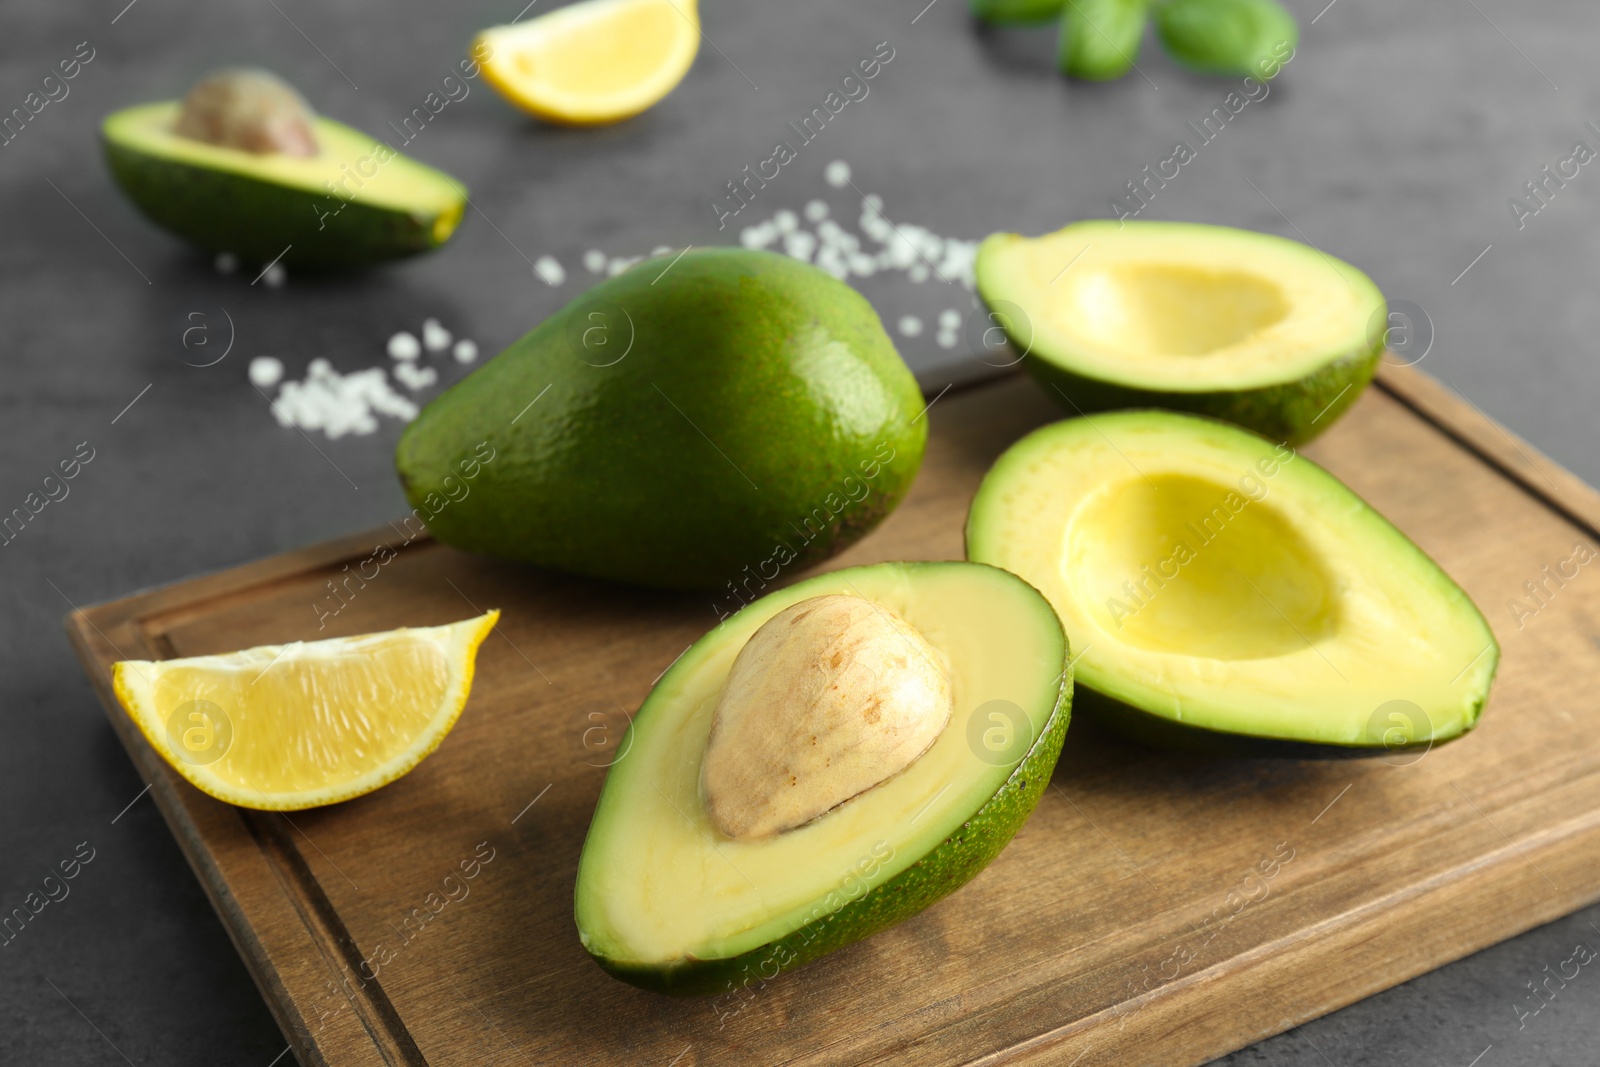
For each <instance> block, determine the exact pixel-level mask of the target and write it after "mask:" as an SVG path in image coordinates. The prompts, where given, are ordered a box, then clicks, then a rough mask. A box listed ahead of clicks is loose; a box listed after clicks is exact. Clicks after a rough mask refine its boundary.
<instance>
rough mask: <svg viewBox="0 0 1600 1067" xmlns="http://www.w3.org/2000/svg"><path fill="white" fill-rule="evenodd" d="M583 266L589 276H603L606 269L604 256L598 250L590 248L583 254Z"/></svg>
mask: <svg viewBox="0 0 1600 1067" xmlns="http://www.w3.org/2000/svg"><path fill="white" fill-rule="evenodd" d="M583 266H584V269H585V270H587V271H588V272H589V273H590V274H604V273H605V269H606V254H605V253H604V252H602V251H600V250H599V249H598V248H591V249H589V251H587V252H585V253H584V254H583Z"/></svg>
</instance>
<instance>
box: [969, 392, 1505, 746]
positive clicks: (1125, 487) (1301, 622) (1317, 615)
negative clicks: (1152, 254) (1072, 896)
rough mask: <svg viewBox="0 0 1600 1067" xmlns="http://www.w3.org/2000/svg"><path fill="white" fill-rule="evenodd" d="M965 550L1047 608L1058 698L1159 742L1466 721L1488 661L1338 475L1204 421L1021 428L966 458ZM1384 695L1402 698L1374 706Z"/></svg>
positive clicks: (1241, 741)
mask: <svg viewBox="0 0 1600 1067" xmlns="http://www.w3.org/2000/svg"><path fill="white" fill-rule="evenodd" d="M967 555H968V558H970V559H974V560H978V561H981V562H984V563H991V564H994V565H995V566H999V567H1005V568H1006V569H1008V570H1011V571H1013V572H1015V573H1016V574H1018V575H1020V576H1021V577H1022V578H1023V579H1025V580H1026V581H1028V582H1031V583H1032V584H1034V585H1035V586H1037V587H1038V588H1039V590H1040V591H1041V592H1042V593H1044V595H1045V596H1046V597H1047V598H1048V599H1049V600H1050V602H1051V604H1053V605H1054V606H1055V609H1056V612H1057V613H1058V614H1059V615H1060V617H1061V621H1062V625H1063V626H1064V627H1065V628H1066V631H1067V635H1068V637H1069V638H1070V639H1071V641H1072V645H1073V647H1074V648H1075V649H1077V650H1078V656H1079V658H1078V659H1077V660H1076V661H1075V673H1076V676H1077V678H1078V679H1079V680H1080V681H1081V683H1082V685H1083V691H1084V694H1085V699H1084V700H1082V701H1081V702H1080V706H1082V707H1084V708H1087V709H1088V710H1089V711H1090V713H1091V714H1094V713H1098V714H1099V717H1100V718H1102V719H1103V720H1104V721H1106V722H1107V723H1108V724H1109V725H1111V726H1113V727H1114V728H1118V729H1120V730H1122V731H1123V732H1124V733H1128V734H1131V735H1133V736H1134V737H1136V738H1138V739H1140V740H1145V741H1152V742H1155V743H1160V744H1180V745H1183V746H1184V747H1200V748H1211V749H1222V750H1234V751H1250V752H1255V753H1259V754H1274V753H1278V754H1284V755H1307V754H1323V755H1335V754H1338V753H1337V752H1334V751H1332V750H1331V749H1330V746H1331V747H1333V748H1347V749H1352V750H1368V751H1376V752H1382V751H1391V750H1394V749H1396V748H1403V747H1415V746H1422V745H1429V744H1435V743H1438V742H1441V741H1446V740H1449V739H1450V738H1453V737H1457V736H1459V735H1461V734H1463V733H1465V732H1466V731H1468V730H1470V729H1472V727H1473V726H1474V725H1475V724H1476V723H1477V720H1478V716H1479V714H1480V713H1481V712H1482V710H1483V705H1484V702H1485V700H1486V699H1487V697H1488V692H1489V686H1490V682H1491V681H1492V679H1493V677H1494V672H1495V667H1496V664H1497V663H1498V660H1499V646H1498V645H1497V644H1496V643H1495V640H1494V636H1493V634H1492V633H1491V632H1490V630H1489V625H1488V623H1487V622H1486V621H1485V620H1484V618H1483V616H1482V615H1481V614H1480V613H1479V611H1478V609H1477V608H1476V607H1475V606H1474V605H1473V603H1472V601H1471V600H1470V599H1469V598H1468V597H1467V595H1466V593H1464V592H1463V591H1462V590H1461V588H1460V587H1459V586H1457V585H1456V584H1455V583H1454V582H1453V581H1451V579H1450V578H1449V576H1448V575H1446V574H1445V573H1444V571H1442V570H1441V569H1440V568H1439V566H1438V565H1437V564H1436V563H1434V562H1433V561H1432V560H1431V559H1429V558H1428V556H1427V555H1425V554H1424V553H1423V552H1422V550H1421V549H1419V548H1418V547H1417V546H1416V545H1414V544H1412V543H1411V542H1410V541H1409V540H1407V539H1406V537H1405V535H1403V534H1402V533H1400V531H1398V530H1397V529H1395V528H1394V527H1393V526H1392V525H1390V524H1389V522H1388V521H1387V520H1385V519H1384V518H1383V517H1382V516H1380V515H1379V514H1378V513H1377V512H1375V511H1374V510H1373V509H1372V508H1371V507H1369V506H1368V505H1367V504H1366V503H1365V502H1364V501H1362V500H1361V499H1360V498H1359V497H1358V496H1356V495H1355V493H1353V492H1351V491H1350V489H1348V488H1347V487H1346V486H1345V485H1343V484H1342V483H1341V482H1339V481H1338V480H1337V479H1336V478H1334V477H1333V476H1332V475H1331V474H1329V473H1328V472H1327V471H1325V470H1323V469H1322V468H1320V467H1318V466H1317V465H1316V464H1314V463H1313V462H1311V461H1310V460H1309V459H1306V458H1305V457H1304V456H1299V455H1296V454H1295V452H1294V450H1293V449H1291V448H1288V447H1287V446H1282V445H1273V444H1271V443H1270V442H1267V441H1264V440H1262V439H1261V438H1259V437H1257V436H1255V435H1253V434H1250V433H1246V432H1244V431H1242V430H1239V429H1236V428H1234V427H1232V426H1229V425H1227V424H1225V423H1221V422H1218V421H1214V420H1211V419H1203V418H1198V417H1195V416H1190V415H1180V414H1175V413H1170V412H1159V411H1131V412H1117V413H1111V414H1105V415H1094V416H1088V417H1086V418H1080V419H1069V420H1067V421H1065V422H1059V423H1055V424H1052V425H1050V426H1046V427H1043V428H1041V429H1039V430H1036V431H1035V432H1033V433H1032V434H1029V435H1028V436H1027V437H1025V438H1023V439H1022V440H1021V441H1019V442H1017V443H1016V444H1015V445H1013V446H1012V447H1011V448H1010V449H1009V450H1008V451H1007V452H1006V453H1005V454H1004V455H1003V456H1001V458H1000V460H999V461H998V462H997V463H996V464H995V466H994V467H993V469H992V470H991V471H990V472H989V474H988V475H987V476H986V477H985V479H984V481H983V484H982V486H981V487H980V488H979V490H978V494H977V496H976V497H975V498H974V500H973V503H972V509H971V512H970V514H969V516H968V520H967ZM1145 568H1149V570H1146V569H1145ZM1124 583H1128V584H1127V585H1125V584H1124ZM1091 691H1092V692H1091ZM1391 701H1407V702H1410V703H1409V704H1407V705H1404V706H1405V707H1410V706H1412V705H1415V707H1416V708H1418V709H1420V714H1417V715H1413V716H1412V717H1411V718H1410V719H1407V718H1406V716H1405V715H1401V716H1399V717H1398V718H1396V717H1394V716H1392V715H1391V714H1390V713H1389V709H1385V705H1388V704H1389V703H1390V702H1391ZM1380 709H1383V710H1380ZM1258 742H1265V743H1258Z"/></svg>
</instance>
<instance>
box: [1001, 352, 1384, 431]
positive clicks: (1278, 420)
mask: <svg viewBox="0 0 1600 1067" xmlns="http://www.w3.org/2000/svg"><path fill="white" fill-rule="evenodd" d="M1383 351H1384V347H1383V342H1382V340H1379V341H1378V343H1377V344H1375V345H1374V346H1373V347H1371V348H1370V349H1366V350H1362V351H1356V352H1351V353H1348V354H1346V355H1343V356H1338V357H1336V358H1334V359H1332V360H1330V361H1328V362H1326V363H1324V364H1322V365H1321V366H1319V367H1318V368H1317V369H1316V370H1315V371H1313V372H1312V373H1310V374H1308V375H1306V376H1305V377H1304V378H1300V379H1298V380H1296V381H1292V382H1281V383H1278V384H1275V385H1269V386H1264V387H1262V388H1259V389H1243V390H1233V391H1217V392H1203V393H1188V392H1175V391H1171V390H1158V389H1139V388H1135V387H1133V386H1127V385H1120V384H1118V383H1115V382H1108V381H1104V380H1102V379H1098V378H1090V377H1087V376H1085V375H1082V374H1077V373H1074V372H1073V371H1070V370H1067V369H1066V368H1065V367H1062V366H1059V365H1058V364H1056V363H1053V362H1051V361H1050V360H1048V359H1046V358H1044V357H1043V356H1041V355H1040V354H1038V353H1037V352H1030V353H1027V354H1026V355H1025V356H1024V358H1023V365H1024V366H1026V367H1027V368H1028V370H1029V371H1030V372H1031V373H1032V374H1033V376H1034V377H1035V378H1036V379H1038V381H1039V382H1040V383H1041V384H1043V385H1044V387H1045V391H1046V392H1048V393H1049V394H1050V395H1051V396H1052V397H1054V398H1055V401H1056V403H1058V404H1060V405H1061V406H1062V407H1063V408H1065V409H1066V410H1067V412H1068V413H1070V414H1073V415H1088V414H1092V413H1093V412H1096V411H1116V410H1121V409H1124V408H1166V409H1168V410H1171V411H1190V412H1193V413H1195V414H1196V415H1209V416H1211V417H1212V418H1214V419H1222V420H1224V421H1225V422H1231V423H1233V424H1234V425H1236V426H1243V427H1244V428H1245V429H1247V430H1254V431H1255V432H1256V433H1259V434H1261V435H1262V436H1263V437H1267V438H1270V439H1272V440H1274V441H1281V442H1283V443H1285V444H1290V445H1298V444H1303V443H1305V442H1306V441H1309V440H1311V439H1312V438H1313V437H1316V436H1317V435H1318V434H1319V433H1321V432H1322V431H1323V430H1326V429H1327V428H1328V427H1329V426H1332V425H1333V424H1334V423H1335V422H1337V421H1339V416H1340V415H1342V414H1344V411H1345V409H1346V408H1348V407H1349V406H1350V405H1351V404H1354V403H1355V402H1356V398H1358V397H1359V396H1360V395H1361V391H1362V390H1363V389H1365V388H1366V387H1367V383H1369V382H1370V381H1372V376H1373V375H1374V374H1375V373H1376V372H1377V369H1378V360H1379V359H1380V358H1381V357H1382V355H1383Z"/></svg>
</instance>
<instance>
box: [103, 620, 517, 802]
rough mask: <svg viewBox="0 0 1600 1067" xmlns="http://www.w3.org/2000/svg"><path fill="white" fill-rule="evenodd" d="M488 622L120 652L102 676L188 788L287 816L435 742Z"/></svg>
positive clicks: (365, 782)
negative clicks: (128, 656)
mask: <svg viewBox="0 0 1600 1067" xmlns="http://www.w3.org/2000/svg"><path fill="white" fill-rule="evenodd" d="M499 618H500V613H499V612H498V611H491V612H489V613H488V614H486V615H481V616H479V617H477V618H475V619H466V620H464V621H462V622H457V623H451V624H450V625H448V626H432V627H423V628H416V629H407V628H402V629H399V630H388V631H385V632H383V633H374V634H362V635H360V636H357V637H335V638H331V639H329V640H325V641H296V642H294V643H293V644H288V645H263V646H261V647H260V648H250V649H245V650H244V651H242V652H229V653H226V654H224V655H218V656H195V657H192V658H189V659H169V660H159V661H150V660H123V661H121V662H118V663H116V664H113V666H112V668H111V678H112V684H113V686H114V687H115V689H116V693H117V699H118V700H119V701H120V702H121V704H122V707H123V709H124V710H125V711H127V713H128V714H129V716H131V717H132V718H133V721H134V722H135V723H137V724H138V726H139V730H140V732H142V733H143V734H144V736H145V738H146V740H148V741H149V742H150V744H151V745H153V746H154V747H155V750H156V751H157V752H159V753H160V754H161V756H162V758H163V759H165V760H166V761H167V762H168V763H169V764H171V765H172V768H173V769H174V770H176V771H177V772H178V773H179V774H181V775H183V776H184V777H185V778H187V779H188V780H189V781H190V782H192V783H194V785H195V786H196V787H198V788H199V789H201V790H202V791H204V792H206V793H209V794H211V795H212V796H214V797H216V798H217V799H218V800H225V801H227V802H228V803H230V804H237V805H239V806H240V807H245V808H259V809H261V810H265V811H294V810H297V809H299V808H312V807H317V806H319V805H322V804H334V803H337V802H339V801H341V800H349V799H351V798H352V797H358V796H361V795H363V794H365V793H370V792H372V791H373V790H374V789H377V788H379V787H380V786H384V785H387V784H389V783H390V782H392V781H394V780H395V779H396V778H399V777H400V776H401V775H403V774H405V773H407V772H408V771H410V770H411V769H412V768H413V767H415V766H416V765H417V764H418V763H421V762H422V760H423V759H424V758H425V757H426V756H427V755H428V754H429V753H431V752H432V751H433V750H434V749H435V748H437V747H438V746H439V742H440V741H443V740H444V736H445V734H447V733H449V732H450V728H451V727H452V726H454V725H455V722H456V718H457V717H458V716H459V715H460V714H461V709H462V708H463V707H464V706H465V705H466V703H467V693H468V692H469V691H470V690H471V689H472V674H473V667H474V664H475V662H476V660H477V655H478V646H479V645H480V644H482V643H483V639H484V638H485V637H487V636H488V635H489V631H490V630H492V629H494V624H495V622H496V620H498V619H499Z"/></svg>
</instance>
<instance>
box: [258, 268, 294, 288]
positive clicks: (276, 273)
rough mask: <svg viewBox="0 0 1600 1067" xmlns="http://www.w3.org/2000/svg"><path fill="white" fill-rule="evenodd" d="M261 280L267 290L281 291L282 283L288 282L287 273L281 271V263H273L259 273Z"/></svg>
mask: <svg viewBox="0 0 1600 1067" xmlns="http://www.w3.org/2000/svg"><path fill="white" fill-rule="evenodd" d="M261 280H262V281H264V282H266V283H267V288H268V289H282V288H283V283H284V282H286V281H288V280H289V272H288V271H286V270H284V269H283V264H282V263H274V264H272V266H270V267H268V268H267V269H266V270H264V271H262V272H261Z"/></svg>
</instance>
